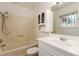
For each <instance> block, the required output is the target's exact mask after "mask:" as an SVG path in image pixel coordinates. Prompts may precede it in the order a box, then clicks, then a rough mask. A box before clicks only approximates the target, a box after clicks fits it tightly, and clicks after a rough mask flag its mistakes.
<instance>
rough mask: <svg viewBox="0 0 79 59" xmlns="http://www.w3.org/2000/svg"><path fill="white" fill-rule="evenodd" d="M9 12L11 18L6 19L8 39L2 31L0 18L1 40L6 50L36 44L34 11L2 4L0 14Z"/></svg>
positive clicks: (10, 4)
mask: <svg viewBox="0 0 79 59" xmlns="http://www.w3.org/2000/svg"><path fill="white" fill-rule="evenodd" d="M5 11H8V13H9V18H8V19H6V26H7V28H8V30H9V35H7V37H6V36H5V35H3V33H2V30H1V21H2V19H1V17H0V38H1V39H3V41H4V42H3V44H6V49H14V48H18V47H23V46H27V45H30V44H34V43H36V34H35V32H36V29H35V26H36V25H35V20H34V17H33V11H32V10H31V9H28V8H25V7H22V6H19V5H16V4H13V3H9V2H0V12H5Z"/></svg>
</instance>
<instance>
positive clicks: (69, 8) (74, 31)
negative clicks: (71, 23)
mask: <svg viewBox="0 0 79 59" xmlns="http://www.w3.org/2000/svg"><path fill="white" fill-rule="evenodd" d="M78 5H79V3H77V2H75V3H73V4H70V5H66V6H64V7H61V8H59V9H55V10H54V33H59V34H67V35H75V36H79V21H78V19H77V21H76V22H77V25H78V26H77V27H75V28H60V27H59V16H61V15H64V14H67V13H71V12H74V11H77V12H79V7H78ZM77 17H79V14H78V15H77Z"/></svg>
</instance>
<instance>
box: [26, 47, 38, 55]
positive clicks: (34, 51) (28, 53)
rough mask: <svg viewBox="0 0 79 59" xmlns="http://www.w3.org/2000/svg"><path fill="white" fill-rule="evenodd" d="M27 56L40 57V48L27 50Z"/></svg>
mask: <svg viewBox="0 0 79 59" xmlns="http://www.w3.org/2000/svg"><path fill="white" fill-rule="evenodd" d="M26 54H27V55H28V56H38V48H37V47H31V48H29V49H27V51H26Z"/></svg>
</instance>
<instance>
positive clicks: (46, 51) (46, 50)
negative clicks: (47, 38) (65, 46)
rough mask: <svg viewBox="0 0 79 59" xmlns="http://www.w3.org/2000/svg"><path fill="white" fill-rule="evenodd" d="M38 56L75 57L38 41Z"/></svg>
mask: <svg viewBox="0 0 79 59" xmlns="http://www.w3.org/2000/svg"><path fill="white" fill-rule="evenodd" d="M38 47H39V56H75V55H74V54H72V53H70V52H67V51H65V50H62V49H60V48H58V47H55V46H53V45H50V44H48V43H45V42H43V41H40V40H39V41H38Z"/></svg>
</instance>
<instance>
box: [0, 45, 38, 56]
mask: <svg viewBox="0 0 79 59" xmlns="http://www.w3.org/2000/svg"><path fill="white" fill-rule="evenodd" d="M36 45H37V44H31V45H28V46H24V47H20V48H15V49H11V50H4V51H1V49H0V56H25V55H27V54H26V50H27V49H28V48H30V47H33V46H36Z"/></svg>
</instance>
